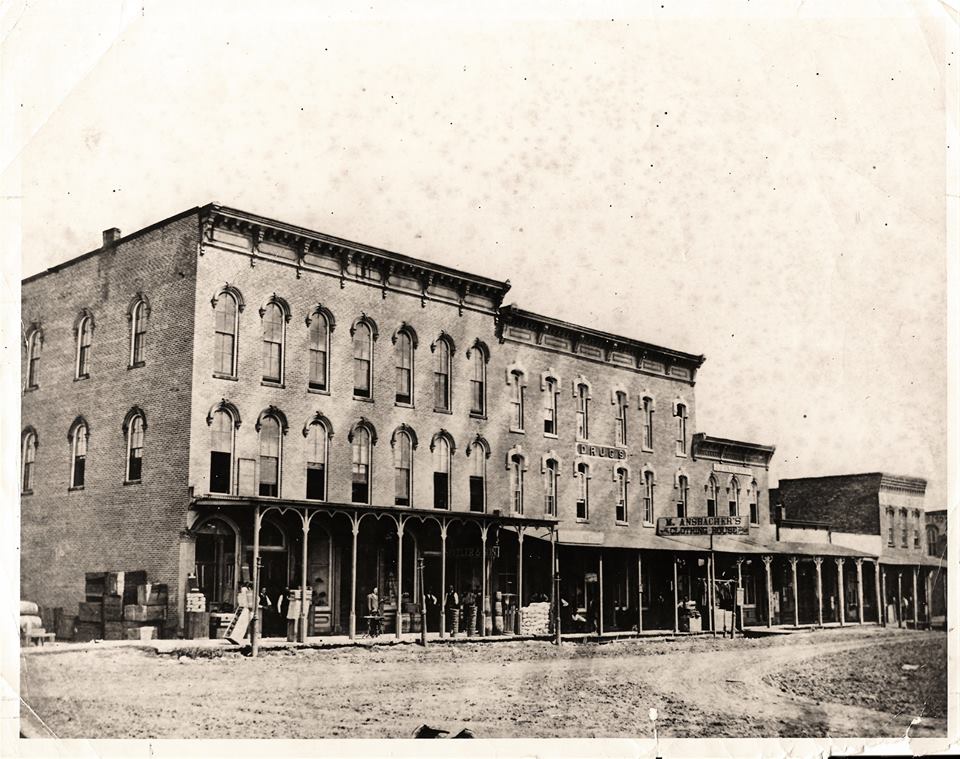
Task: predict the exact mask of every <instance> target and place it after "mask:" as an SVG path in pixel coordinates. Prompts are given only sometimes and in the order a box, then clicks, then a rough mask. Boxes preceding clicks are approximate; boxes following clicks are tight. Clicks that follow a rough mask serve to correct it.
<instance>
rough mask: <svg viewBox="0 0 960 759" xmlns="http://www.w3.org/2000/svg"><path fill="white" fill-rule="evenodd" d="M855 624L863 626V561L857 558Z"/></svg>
mask: <svg viewBox="0 0 960 759" xmlns="http://www.w3.org/2000/svg"><path fill="white" fill-rule="evenodd" d="M855 561H856V563H857V624H858V625H862V624H863V559H861V558H859V557H858V558H857V559H856V560H855Z"/></svg>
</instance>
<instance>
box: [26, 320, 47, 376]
mask: <svg viewBox="0 0 960 759" xmlns="http://www.w3.org/2000/svg"><path fill="white" fill-rule="evenodd" d="M42 346H43V333H42V332H41V331H40V329H39V327H34V328H33V330H31V332H30V335H29V336H28V337H27V387H28V388H35V387H39V386H40V349H41V347H42Z"/></svg>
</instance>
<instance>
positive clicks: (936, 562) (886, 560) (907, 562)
mask: <svg viewBox="0 0 960 759" xmlns="http://www.w3.org/2000/svg"><path fill="white" fill-rule="evenodd" d="M880 563H881V564H884V565H886V566H892V567H929V568H930V569H944V570H945V569H946V568H947V560H946V557H943V558H941V557H940V556H929V555H927V554H923V555H920V556H881V557H880Z"/></svg>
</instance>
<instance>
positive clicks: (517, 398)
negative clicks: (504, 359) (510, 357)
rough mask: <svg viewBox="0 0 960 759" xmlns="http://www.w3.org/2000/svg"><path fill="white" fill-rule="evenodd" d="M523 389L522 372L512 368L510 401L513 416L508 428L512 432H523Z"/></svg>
mask: <svg viewBox="0 0 960 759" xmlns="http://www.w3.org/2000/svg"><path fill="white" fill-rule="evenodd" d="M523 391H524V379H523V372H521V371H520V370H518V369H514V370H513V371H511V372H510V392H511V396H512V397H511V399H510V403H511V405H512V407H513V418H512V420H511V423H510V429H511V430H512V431H514V432H523V405H524V404H523V401H524V398H523Z"/></svg>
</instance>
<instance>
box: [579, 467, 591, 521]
mask: <svg viewBox="0 0 960 759" xmlns="http://www.w3.org/2000/svg"><path fill="white" fill-rule="evenodd" d="M576 479H577V519H583V520H587V519H589V518H590V466H589V464H586V463H583V462H580V463H578V464H577V469H576Z"/></svg>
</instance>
